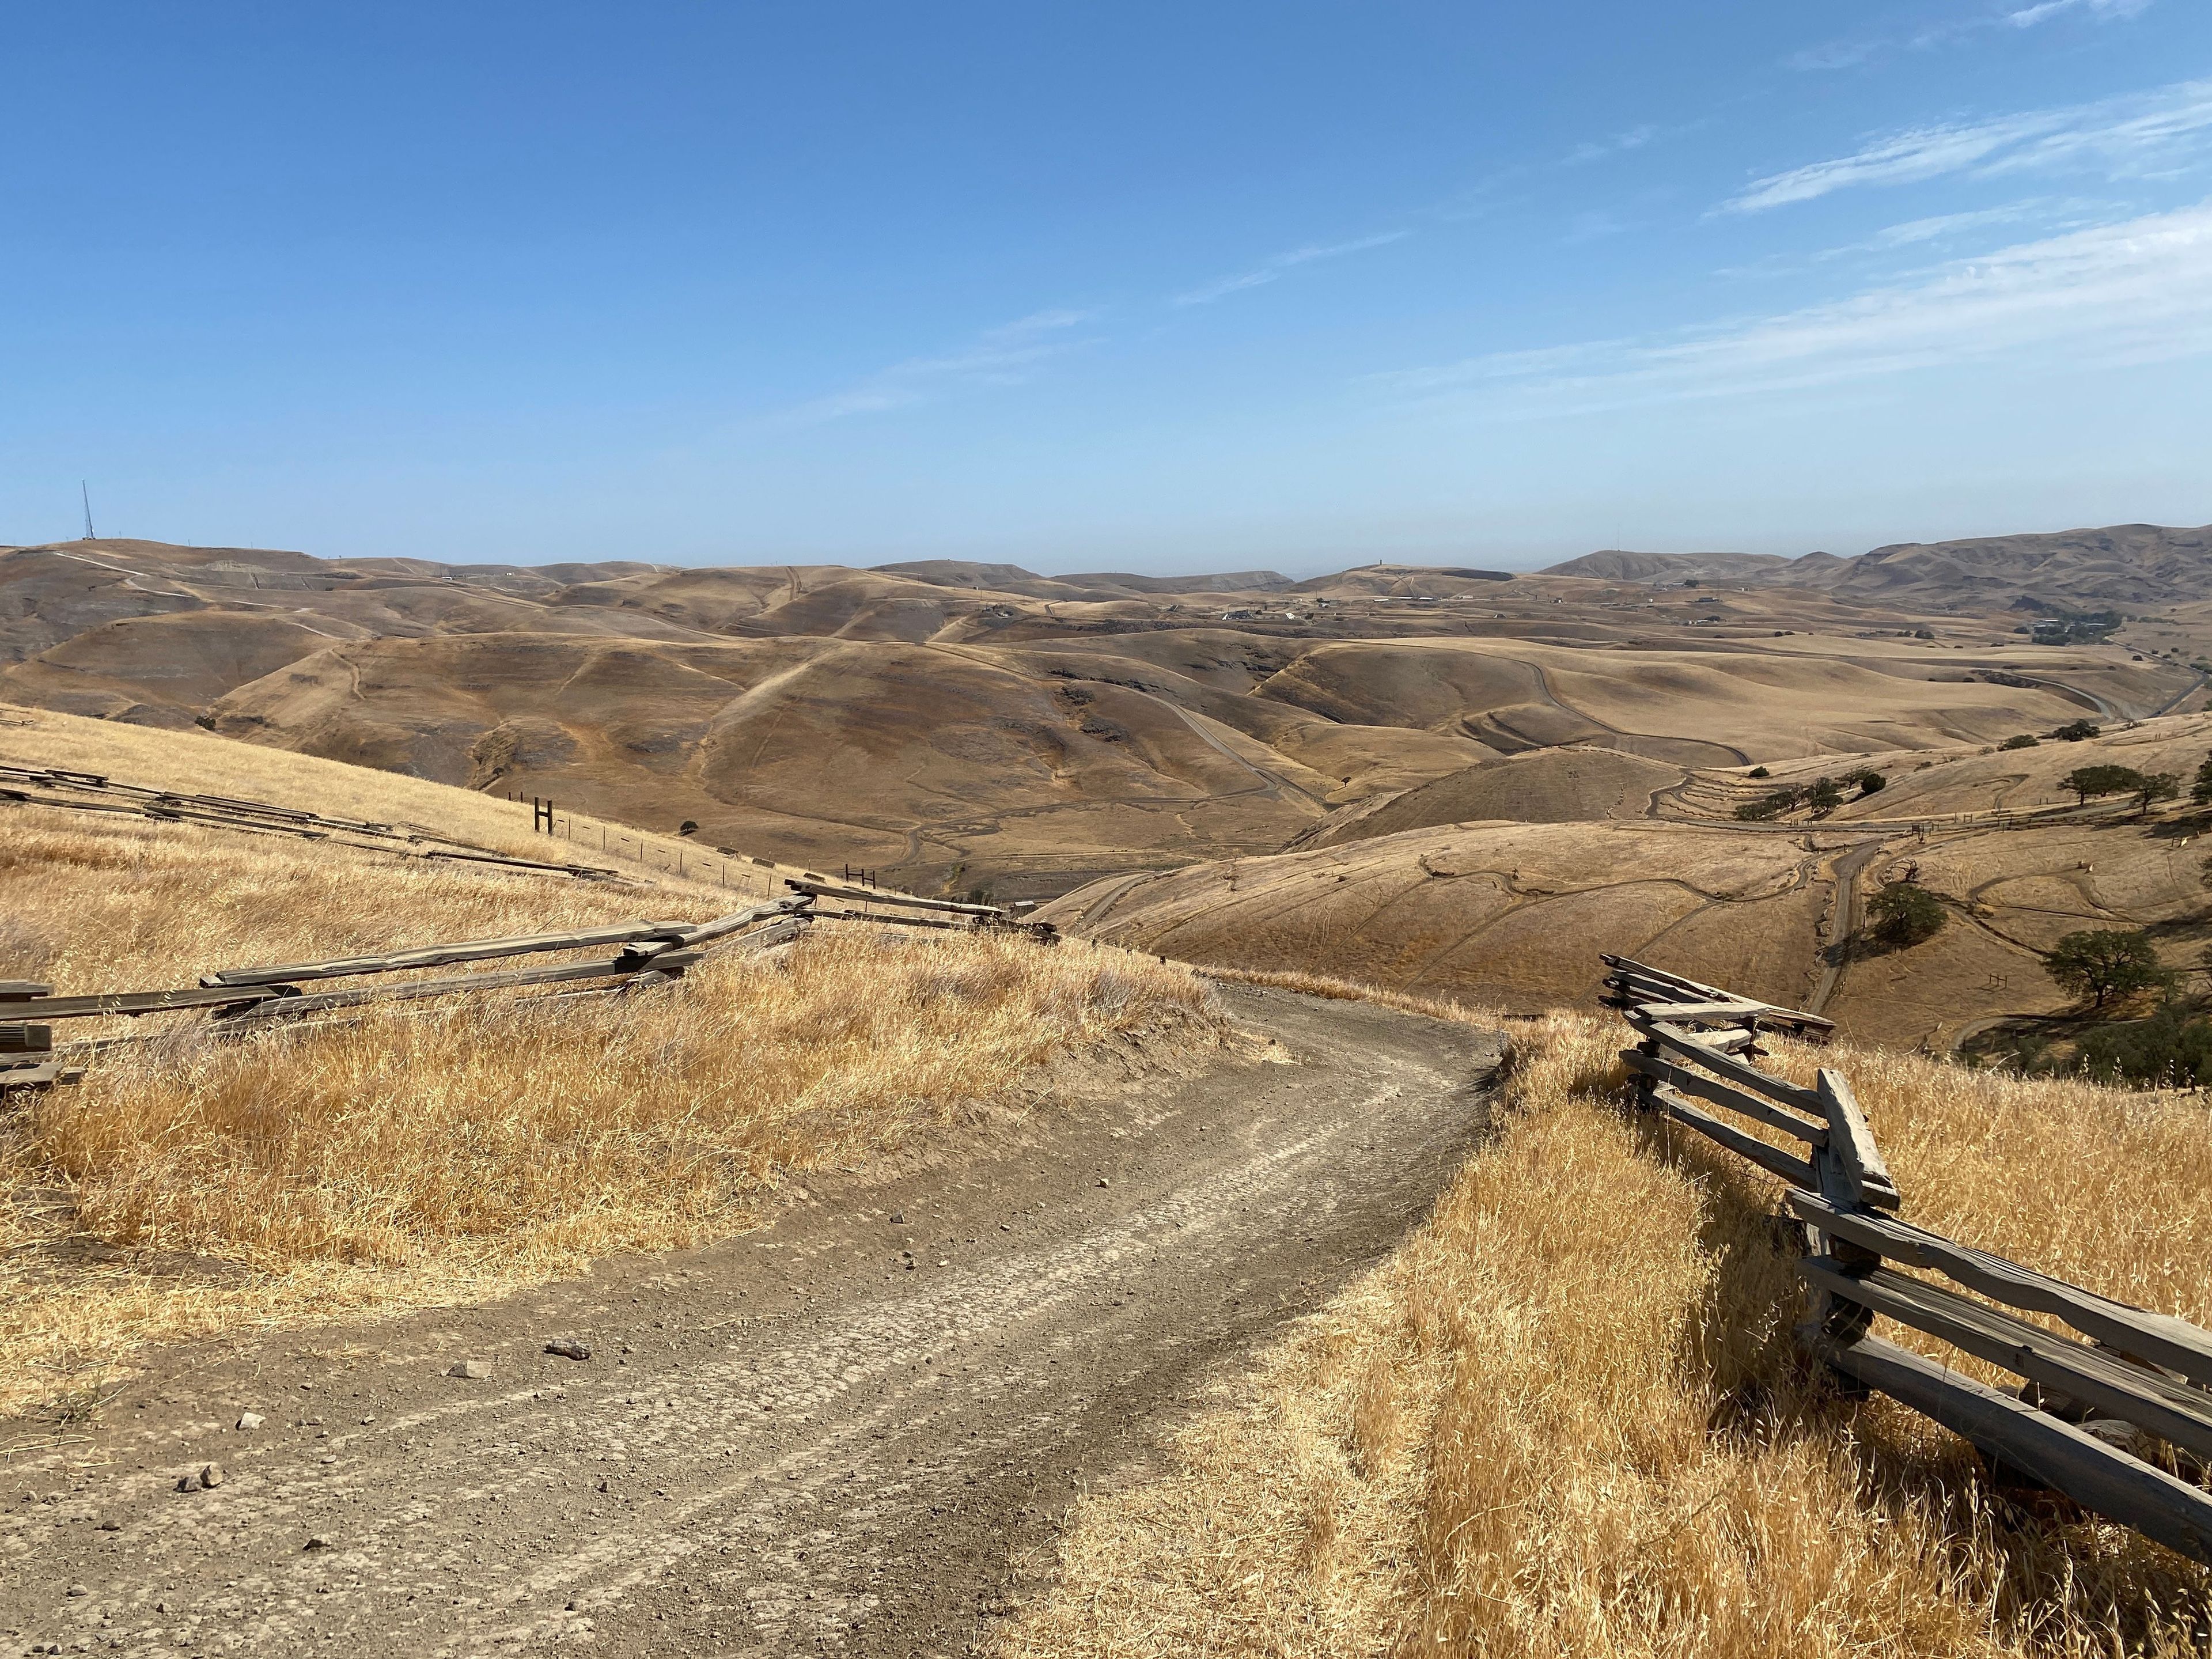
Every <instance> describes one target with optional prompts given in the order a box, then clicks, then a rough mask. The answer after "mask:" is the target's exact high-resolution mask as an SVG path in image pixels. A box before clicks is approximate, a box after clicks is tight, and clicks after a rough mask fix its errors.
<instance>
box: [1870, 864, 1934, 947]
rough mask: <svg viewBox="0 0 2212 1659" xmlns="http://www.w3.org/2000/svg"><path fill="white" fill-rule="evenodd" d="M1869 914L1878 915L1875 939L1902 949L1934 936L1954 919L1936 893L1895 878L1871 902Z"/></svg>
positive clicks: (1874, 929)
mask: <svg viewBox="0 0 2212 1659" xmlns="http://www.w3.org/2000/svg"><path fill="white" fill-rule="evenodd" d="M1867 913H1868V914H1869V915H1871V916H1872V917H1873V918H1874V927H1873V929H1872V931H1873V933H1874V936H1875V938H1876V939H1879V940H1881V943H1883V944H1884V945H1891V946H1893V947H1895V948H1897V949H1900V950H1901V949H1903V948H1904V947H1905V946H1906V945H1917V944H1919V943H1920V942H1921V941H1922V940H1923V939H1934V938H1935V937H1936V934H1938V933H1942V931H1943V924H1944V923H1945V922H1946V921H1949V920H1950V914H1949V912H1948V911H1946V910H1945V909H1944V908H1943V906H1942V902H1940V901H1939V900H1938V899H1937V898H1936V895H1935V894H1933V893H1931V892H1929V890H1927V889H1926V888H1925V887H1923V886H1921V885H1920V884H1918V883H1917V882H1911V881H1893V882H1891V883H1889V884H1887V885H1886V886H1885V887H1883V889H1882V890H1881V891H1880V892H1879V893H1876V894H1875V896H1874V897H1873V898H1871V899H1869V901H1868V902H1867Z"/></svg>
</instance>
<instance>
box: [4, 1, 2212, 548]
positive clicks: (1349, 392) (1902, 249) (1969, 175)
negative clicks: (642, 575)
mask: <svg viewBox="0 0 2212 1659" xmlns="http://www.w3.org/2000/svg"><path fill="white" fill-rule="evenodd" d="M0 74H4V76H5V85H6V90H7V98H6V103H5V106H4V107H5V112H6V113H5V120H4V126H0V234H4V239H5V240H4V244H0V540H22V541H33V540H44V539H49V538H57V537H61V536H66V535H70V534H74V533H76V532H77V527H78V518H77V512H76V488H77V481H78V480H79V479H80V478H81V477H89V478H90V479H91V481H92V487H93V494H94V510H95V516H96V518H97V520H98V521H99V528H100V531H101V532H102V533H105V534H117V535H140V536H147V537H153V538H161V539H167V540H177V541H195V542H203V543H222V544H246V545H262V546H283V547H296V548H301V549H305V550H308V551H312V552H317V553H322V554H326V555H368V554H407V555H413V556H422V557H431V558H445V559H502V560H518V561H540V560H555V559H573V558H592V557H630V558H649V559H659V560H665V561H670V562H781V561H787V560H816V559H836V560H842V561H848V562H861V563H868V562H880V561H884V560H892V559H900V558H913V557H934V556H967V557H977V558H987V559H1015V560H1018V561H1020V562H1024V563H1028V564H1030V565H1032V566H1034V567H1036V568H1046V569H1078V568H1103V567H1111V568H1134V569H1146V570H1168V569H1188V568H1222V567H1225V566H1243V565H1249V564H1255V563H1267V564H1273V565H1276V566H1279V567H1280V568H1285V569H1291V570H1303V571H1310V570H1314V569H1318V568H1327V567H1333V566H1337V565H1342V564H1348V563H1356V562H1365V561H1368V560H1372V559H1376V558H1394V559H1395V558H1404V559H1416V560H1418V559H1436V558H1448V559H1451V560H1465V559H1479V560H1482V561H1486V562H1495V563H1502V564H1508V565H1528V564H1534V563H1541V562H1548V561H1550V560H1552V559H1554V558H1558V557H1562V556H1569V555H1571V554H1574V553H1577V552H1582V551H1587V550H1589V549H1590V548H1593V547H1599V546H1608V545H1613V544H1626V545H1627V546H1631V547H1638V548H1651V549H1662V550H1692V549H1706V548H1734V549H1742V550H1753V551H1773V552H1784V553H1797V552H1803V551H1807V550H1811V549H1813V548H1816V547H1818V548H1826V549H1829V550H1832V551H1837V552H1844V553H1850V552H1857V551H1859V550H1863V549H1864V548H1865V547H1868V546H1871V545H1874V544H1878V543H1881V542H1885V541H1892V540H1899V539H1922V538H1939V537H1948V536H1959V535H1974V534H1991V533H1998V532H2008V531H2015V530H2029V529H2055V528H2062V527H2065V526H2072V525H2079V524H2101V523H2109V522H2116V521H2121V520H2154V521H2160V522H2168V523H2192V524H2193V523H2199V522H2203V521H2204V520H2212V396H2208V393H2207V386H2212V352H2209V351H2208V348H2212V6H2208V5H2206V4H2205V3H2203V0H1922V3H1899V4H1895V5H1881V4H1872V5H1845V4H1841V3H1802V4H1796V5H1776V4H1773V3H1771V0H1766V3H1757V4H1753V3H1710V4H1705V5H1700V6H1697V7H1679V6H1652V5H1649V4H1631V3H1627V0H1602V3H1599V0H1586V3H1577V0H1553V3H1549V4H1546V5H1542V6H1535V5H1528V6H1521V7H1513V8H1506V7H1498V6H1484V7H1477V6H1472V5H1465V4H1462V5H1456V6H1447V5H1440V4H1373V3H1370V4H1353V3H1348V0H1347V3H1342V4H1334V5H1316V4H1302V3H1281V0H1277V3H1270V4H1267V5H1256V4H1249V5H1247V4H1238V5H1230V4H1218V5H1212V6H1200V7H1193V6H1191V5H1188V3H1185V4H1181V5H1174V6H1170V5H1157V4H1152V3H1144V0H1121V3H1116V4H1115V5H1112V6H1090V7H1084V6H1036V5H1012V4H1005V5H1000V4H988V5H987V4H939V5H916V4H914V3H911V0H908V3H903V4H896V5H895V4H888V3H886V4H841V3H836V0H817V3H809V4H805V5H800V4H796V3H781V4H773V5H770V4H734V3H732V4H684V5H678V4H658V3H650V0H646V3H629V4H623V5H619V6H617V5H614V4H599V5H574V4H561V3H533V4H531V5H528V6H522V5H505V4H495V3H473V4H462V5H453V4H450V3H448V4H445V5H440V6H435V7H434V6H428V5H413V4H408V3H397V0H383V3H380V4H378V5H376V6H374V7H368V6H357V7H336V6H312V7H298V6H286V5H277V4H273V3H272V4H268V5H260V6H248V5H236V4H230V5H225V4H221V3H199V4H189V5H188V4H183V3H173V4H163V5H121V4H106V3H100V0H82V3H71V4H70V5H67V6H54V5H34V4H30V3H24V0H15V3H10V4H8V5H7V6H6V7H5V9H4V10H0Z"/></svg>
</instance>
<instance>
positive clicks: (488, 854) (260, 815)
mask: <svg viewBox="0 0 2212 1659" xmlns="http://www.w3.org/2000/svg"><path fill="white" fill-rule="evenodd" d="M0 805H20V806H52V807H60V808H63V809H64V810H66V811H78V812H108V813H118V814H122V815H124V816H126V817H143V818H153V819H156V820H159V821H161V822H165V823H201V824H209V825H212V826H214V827H216V828H218V829H240V830H246V831H249V832H252V833H256V834H259V835H274V836H295V837H297V838H299V839H301V840H303V841H329V840H333V839H336V840H337V841H338V842H340V843H341V844H343V845H348V846H358V847H367V848H373V849H374V850H376V851H379V852H387V853H398V854H403V855H404V856H407V857H410V858H422V859H441V860H451V861H452V862H454V863H459V864H482V865H492V866H499V867H501V868H505V869H510V870H525V871H531V872H536V873H538V874H544V875H561V876H573V877H575V878H578V879H580V880H583V881H605V882H616V883H627V882H629V880H630V878H629V877H627V876H624V875H623V874H622V872H619V871H616V870H608V869H605V868H602V867H601V866H598V865H592V864H573V863H562V862H556V861H549V860H544V859H526V858H520V857H517V856H516V855H515V854H512V853H501V852H498V851H496V850H495V849H494V848H489V847H478V846H477V845H475V844H474V843H472V842H464V841H456V840H454V839H453V837H452V836H447V835H445V834H443V833H442V832H441V831H439V830H436V829H431V828H429V827H428V825H426V824H420V823H371V822H369V821H368V820H367V819H362V818H342V817H330V816H328V815H326V814H324V813H320V812H307V811H301V810H300V809H298V808H297V807H291V806H277V805H271V804H270V803H269V802H267V801H257V800H240V799H234V798H233V797H231V796H228V795H196V794H188V793H182V792H179V791H177V790H171V789H155V788H151V787H148V786H146V785H144V784H136V783H120V782H118V781H116V780H114V779H113V778H110V777H107V776H106V775H103V774H101V773H98V772H71V771H67V770H64V769H59V768H54V767H33V766H0Z"/></svg>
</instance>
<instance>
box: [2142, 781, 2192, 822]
mask: <svg viewBox="0 0 2212 1659" xmlns="http://www.w3.org/2000/svg"><path fill="white" fill-rule="evenodd" d="M2179 793H2181V779H2180V776H2179V775H2178V774H2176V773H2172V772H2138V773H2137V774H2136V781H2135V787H2134V794H2135V798H2136V817H2142V815H2143V814H2144V813H2146V812H2148V811H2150V804H2151V803H2152V802H2153V801H2154V800H2172V799H2173V798H2174V797H2175V796H2176V795H2178V794H2179Z"/></svg>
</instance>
